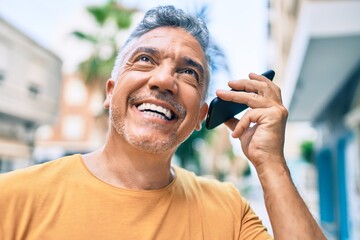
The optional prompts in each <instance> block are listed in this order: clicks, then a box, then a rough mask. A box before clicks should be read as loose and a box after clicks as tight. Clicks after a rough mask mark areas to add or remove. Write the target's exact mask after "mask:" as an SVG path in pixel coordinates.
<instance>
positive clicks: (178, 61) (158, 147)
mask: <svg viewBox="0 0 360 240" xmlns="http://www.w3.org/2000/svg"><path fill="white" fill-rule="evenodd" d="M123 59H124V61H123V63H122V65H121V69H120V71H119V76H118V79H117V80H116V82H115V83H114V81H113V80H111V79H110V80H109V81H108V83H107V98H106V100H105V103H104V105H105V107H106V108H110V119H111V127H112V129H111V131H114V130H115V131H116V132H114V133H115V134H119V135H120V136H121V137H122V139H124V140H125V141H126V142H127V143H130V144H131V145H133V146H135V147H137V148H140V149H141V150H143V151H146V152H151V153H162V152H166V151H169V150H170V151H173V150H175V148H176V147H177V146H178V145H179V144H180V143H181V142H183V141H184V140H185V139H186V138H187V137H188V136H189V135H190V134H191V132H192V131H193V130H194V129H195V128H196V129H200V125H201V122H202V120H203V119H204V117H205V115H206V112H207V105H206V103H204V102H203V100H202V99H203V95H204V94H205V85H206V84H205V79H206V77H207V76H206V72H207V70H206V66H207V65H206V60H205V55H204V53H203V51H202V49H201V46H200V44H199V43H198V41H197V40H196V39H195V38H194V37H193V36H191V35H190V34H189V33H187V32H186V31H185V30H183V29H181V28H171V27H161V28H156V29H154V30H152V31H150V32H148V33H146V34H144V35H143V36H142V37H140V38H139V39H137V40H135V41H134V42H132V43H130V45H129V47H128V48H127V49H126V50H125V52H124V57H123Z"/></svg>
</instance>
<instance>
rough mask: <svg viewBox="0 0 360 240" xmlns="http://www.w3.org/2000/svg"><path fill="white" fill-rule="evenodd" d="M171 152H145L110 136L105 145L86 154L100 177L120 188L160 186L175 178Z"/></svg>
mask: <svg viewBox="0 0 360 240" xmlns="http://www.w3.org/2000/svg"><path fill="white" fill-rule="evenodd" d="M172 155H173V151H172V152H171V153H161V154H152V153H146V152H142V151H141V150H139V149H135V148H134V147H132V146H128V145H127V144H124V143H122V142H118V141H116V142H115V141H113V140H111V139H108V141H107V142H106V144H105V145H104V147H103V148H101V149H98V150H97V151H95V152H92V153H89V154H86V155H83V159H84V163H85V165H86V166H87V167H88V169H89V170H90V172H92V173H93V174H94V175H95V176H96V177H97V178H99V179H101V180H102V181H104V182H106V183H108V184H110V185H113V186H115V187H119V188H126V189H137V190H155V189H161V188H163V187H165V186H167V185H168V184H170V183H171V181H172V180H173V178H174V173H173V171H172V169H171V157H172Z"/></svg>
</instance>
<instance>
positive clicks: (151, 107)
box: [137, 103, 171, 119]
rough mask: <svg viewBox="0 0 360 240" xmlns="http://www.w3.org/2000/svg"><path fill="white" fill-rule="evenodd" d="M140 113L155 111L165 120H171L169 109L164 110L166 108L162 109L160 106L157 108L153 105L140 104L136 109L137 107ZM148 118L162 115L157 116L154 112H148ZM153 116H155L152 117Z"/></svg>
mask: <svg viewBox="0 0 360 240" xmlns="http://www.w3.org/2000/svg"><path fill="white" fill-rule="evenodd" d="M137 108H138V109H139V110H140V111H145V110H150V111H156V112H159V113H162V114H164V115H165V116H166V118H167V119H171V111H170V110H169V109H166V108H163V107H161V106H158V105H155V104H152V103H143V104H140V105H139V106H138V107H137ZM147 114H148V115H149V116H154V117H155V115H156V116H162V115H159V114H157V113H154V112H148V113H147ZM153 114H155V115H153Z"/></svg>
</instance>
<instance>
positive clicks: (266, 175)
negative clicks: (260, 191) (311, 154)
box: [255, 158, 291, 186]
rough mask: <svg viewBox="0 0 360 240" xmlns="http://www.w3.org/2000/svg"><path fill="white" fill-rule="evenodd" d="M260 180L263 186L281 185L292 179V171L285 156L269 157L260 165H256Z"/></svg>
mask: <svg viewBox="0 0 360 240" xmlns="http://www.w3.org/2000/svg"><path fill="white" fill-rule="evenodd" d="M255 169H256V171H257V175H258V177H259V180H260V182H261V184H262V185H263V186H265V185H272V186H279V185H281V183H283V181H284V180H286V179H287V180H290V181H291V176H290V171H289V168H288V166H287V165H286V162H285V159H284V158H279V159H268V161H266V162H264V163H262V164H261V165H259V166H255Z"/></svg>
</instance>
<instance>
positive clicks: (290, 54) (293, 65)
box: [269, 0, 360, 239]
mask: <svg viewBox="0 0 360 240" xmlns="http://www.w3.org/2000/svg"><path fill="white" fill-rule="evenodd" d="M269 3H270V4H269V9H270V24H269V33H270V35H269V37H270V41H269V42H270V43H269V44H270V47H271V49H272V50H271V51H270V52H269V59H270V61H271V62H272V64H273V66H274V68H275V69H277V70H278V73H279V74H280V75H281V78H282V79H283V95H284V102H285V104H286V105H287V107H288V109H289V120H290V124H293V128H296V126H297V125H296V123H297V122H305V121H306V122H310V123H311V124H312V126H313V127H314V128H315V130H316V138H315V156H316V161H315V163H316V168H317V173H318V192H319V217H320V223H321V225H322V227H323V229H324V230H325V232H326V234H327V235H328V237H329V239H360V218H359V215H358V213H359V212H360V205H359V203H360V162H359V161H360V155H359V149H360V138H359V132H360V14H359V13H360V1H335V0H334V1H310V0H301V1H300V0H298V1H296V0H292V1H278V0H271V1H270V2H269Z"/></svg>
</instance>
